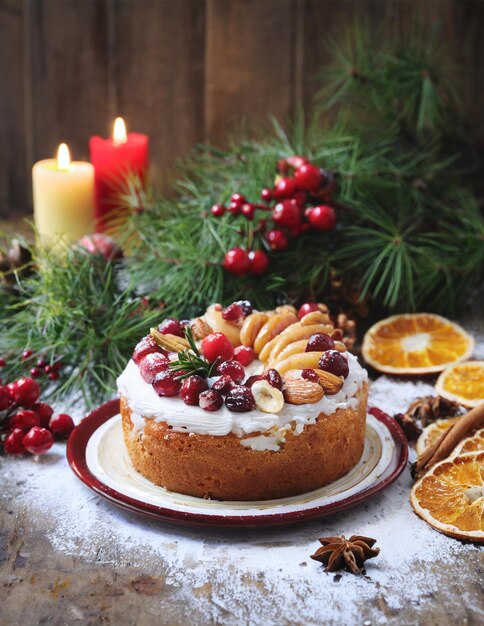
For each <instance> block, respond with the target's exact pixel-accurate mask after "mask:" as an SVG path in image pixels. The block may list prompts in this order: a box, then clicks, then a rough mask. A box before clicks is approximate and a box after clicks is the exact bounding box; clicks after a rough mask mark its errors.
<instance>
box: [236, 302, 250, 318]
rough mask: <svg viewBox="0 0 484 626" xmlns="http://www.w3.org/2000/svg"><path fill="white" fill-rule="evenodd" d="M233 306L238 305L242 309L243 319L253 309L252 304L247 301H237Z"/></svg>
mask: <svg viewBox="0 0 484 626" xmlns="http://www.w3.org/2000/svg"><path fill="white" fill-rule="evenodd" d="M235 304H238V305H239V306H240V307H241V308H242V312H243V314H244V316H245V317H247V315H250V314H251V313H252V310H253V308H254V307H253V306H252V302H250V301H249V300H237V302H236V303H235Z"/></svg>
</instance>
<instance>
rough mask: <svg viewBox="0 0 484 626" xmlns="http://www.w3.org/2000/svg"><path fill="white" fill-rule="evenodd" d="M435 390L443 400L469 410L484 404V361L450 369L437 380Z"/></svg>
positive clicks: (470, 362)
mask: <svg viewBox="0 0 484 626" xmlns="http://www.w3.org/2000/svg"><path fill="white" fill-rule="evenodd" d="M435 389H436V390H437V392H438V393H439V395H441V396H442V397H443V398H446V399H447V400H455V402H459V404H463V405H464V406H467V407H469V408H473V407H475V406H479V404H482V403H483V402H484V361H467V363H460V364H458V365H453V366H452V367H448V368H447V369H446V370H445V371H443V372H442V374H441V375H440V376H439V378H438V379H437V382H436V383H435Z"/></svg>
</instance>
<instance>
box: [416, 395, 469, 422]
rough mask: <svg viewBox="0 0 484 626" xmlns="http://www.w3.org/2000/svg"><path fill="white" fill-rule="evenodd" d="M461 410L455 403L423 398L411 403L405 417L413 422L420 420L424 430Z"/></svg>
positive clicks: (437, 398) (434, 397)
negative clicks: (432, 423)
mask: <svg viewBox="0 0 484 626" xmlns="http://www.w3.org/2000/svg"><path fill="white" fill-rule="evenodd" d="M461 408H462V407H461V406H460V404H458V403H457V402H452V401H451V400H446V399H445V398H442V397H441V396H425V397H423V398H418V400H415V402H412V404H411V405H410V406H409V407H408V409H407V410H406V412H405V415H406V416H408V417H410V418H411V419H413V420H420V422H421V424H422V427H423V428H425V426H427V425H428V424H430V423H431V422H435V421H436V420H439V419H443V418H445V417H454V416H455V415H458V414H459V413H460V412H461Z"/></svg>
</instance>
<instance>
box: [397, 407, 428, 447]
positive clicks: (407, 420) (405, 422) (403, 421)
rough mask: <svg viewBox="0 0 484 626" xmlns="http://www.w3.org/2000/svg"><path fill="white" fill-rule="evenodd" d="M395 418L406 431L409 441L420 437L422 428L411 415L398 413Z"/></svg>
mask: <svg viewBox="0 0 484 626" xmlns="http://www.w3.org/2000/svg"><path fill="white" fill-rule="evenodd" d="M394 418H395V419H396V421H397V422H398V424H399V425H400V427H401V429H402V430H403V432H404V433H405V437H406V438H407V441H416V440H417V439H418V438H419V436H420V435H421V433H422V429H421V428H420V426H419V425H418V424H417V422H416V421H415V420H414V419H413V417H412V416H411V415H407V414H406V413H397V414H396V415H394Z"/></svg>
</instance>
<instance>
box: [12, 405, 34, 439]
mask: <svg viewBox="0 0 484 626" xmlns="http://www.w3.org/2000/svg"><path fill="white" fill-rule="evenodd" d="M9 426H10V428H11V429H12V430H13V429H14V428H21V429H22V430H23V431H24V432H25V433H26V432H27V431H28V430H30V429H31V428H33V427H34V426H40V417H39V416H38V415H37V413H35V411H29V409H23V410H22V411H19V412H18V413H16V414H15V415H13V416H12V417H11V418H10V421H9Z"/></svg>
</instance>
